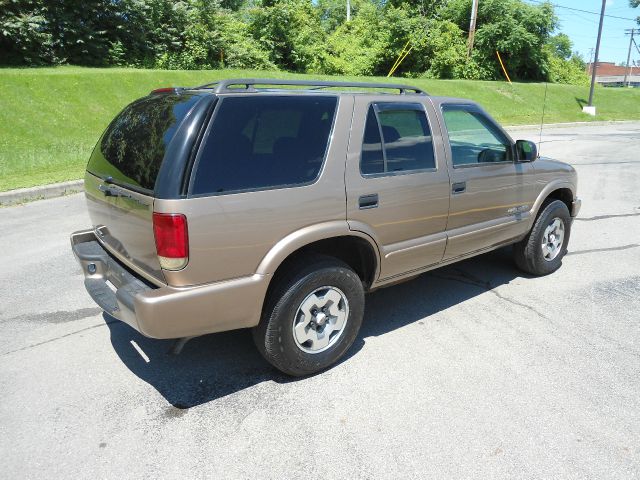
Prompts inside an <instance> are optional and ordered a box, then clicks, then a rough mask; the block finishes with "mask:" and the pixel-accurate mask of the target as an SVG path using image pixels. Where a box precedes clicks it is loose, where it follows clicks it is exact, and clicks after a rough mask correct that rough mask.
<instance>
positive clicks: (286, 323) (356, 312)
mask: <svg viewBox="0 0 640 480" xmlns="http://www.w3.org/2000/svg"><path fill="white" fill-rule="evenodd" d="M276 281H277V282H278V283H277V284H275V285H274V286H273V288H272V289H271V291H270V293H269V295H268V297H267V299H266V303H265V308H264V311H263V314H262V319H261V321H260V324H259V325H258V326H257V327H255V328H254V329H253V339H254V341H255V343H256V346H257V347H258V350H259V351H260V353H261V354H262V356H263V357H264V358H265V359H266V360H267V361H268V362H269V363H271V364H272V365H273V366H274V367H276V368H277V369H278V370H280V371H282V372H284V373H286V374H287V375H292V376H302V375H310V374H313V373H316V372H319V371H321V370H324V369H326V368H327V367H329V366H331V365H332V364H334V363H335V362H336V361H338V360H339V359H340V358H341V357H342V356H343V355H344V354H345V353H346V351H347V350H348V349H349V347H351V345H352V344H353V342H354V340H355V339H356V336H357V335H358V331H359V330H360V325H361V324H362V317H363V314H364V288H363V286H362V281H361V280H360V278H359V277H358V275H357V274H356V273H355V272H354V271H353V269H351V267H349V266H348V265H347V264H345V263H343V262H341V261H340V260H337V259H334V258H332V257H324V256H313V257H311V258H309V257H305V258H304V259H302V260H301V261H298V262H296V264H295V265H292V266H291V267H289V268H288V269H287V271H286V272H285V273H284V274H283V275H282V276H280V278H279V279H276Z"/></svg>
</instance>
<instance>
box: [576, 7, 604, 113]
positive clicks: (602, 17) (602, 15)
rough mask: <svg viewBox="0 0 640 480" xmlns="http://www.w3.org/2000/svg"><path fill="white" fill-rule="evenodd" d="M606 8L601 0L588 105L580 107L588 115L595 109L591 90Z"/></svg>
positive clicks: (594, 80)
mask: <svg viewBox="0 0 640 480" xmlns="http://www.w3.org/2000/svg"><path fill="white" fill-rule="evenodd" d="M606 7H607V0H602V10H601V11H600V24H599V25H598V39H597V40H596V58H594V60H593V66H592V68H591V88H589V105H588V106H586V107H582V111H583V112H585V113H588V114H589V115H595V114H596V108H595V107H594V106H593V88H594V87H595V85H596V73H597V72H598V56H599V55H600V40H601V39H602V23H603V21H604V10H605V8H606Z"/></svg>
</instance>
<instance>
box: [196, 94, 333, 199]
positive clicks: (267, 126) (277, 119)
mask: <svg viewBox="0 0 640 480" xmlns="http://www.w3.org/2000/svg"><path fill="white" fill-rule="evenodd" d="M336 104H337V98H336V97H321V96H312V97H310V96H305V97H302V96H288V97H287V96H272V95H264V96H251V97H229V98H225V99H224V100H223V101H222V102H221V104H220V105H219V107H218V111H217V112H216V114H215V117H214V120H213V122H214V123H213V125H212V128H211V132H210V133H209V136H208V138H207V139H206V141H205V143H204V145H203V148H202V152H201V155H200V158H199V160H198V165H197V166H196V172H195V178H194V181H193V186H192V193H193V194H204V193H223V192H234V191H242V190H255V189H264V188H274V187H283V186H290V185H300V184H306V183H309V182H312V181H313V180H315V179H316V178H317V176H318V174H319V172H320V168H321V167H322V162H323V160H324V156H325V152H326V150H327V143H328V140H329V133H330V131H331V125H332V124H333V117H334V114H335V110H336Z"/></svg>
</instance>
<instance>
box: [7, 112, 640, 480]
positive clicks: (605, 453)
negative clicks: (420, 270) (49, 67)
mask: <svg viewBox="0 0 640 480" xmlns="http://www.w3.org/2000/svg"><path fill="white" fill-rule="evenodd" d="M514 136H515V137H517V138H527V137H528V138H532V137H533V138H537V134H536V133H534V132H516V133H514ZM543 140H544V143H543V144H542V153H543V154H545V155H550V156H556V157H557V158H559V159H562V160H565V161H567V162H570V163H572V164H573V165H575V166H576V168H577V169H578V171H579V174H580V195H581V196H582V198H583V201H584V204H583V209H582V212H581V214H580V218H579V219H578V220H577V221H576V222H575V223H574V230H573V232H572V238H571V244H570V254H569V255H568V256H567V257H566V259H565V261H564V265H563V267H562V268H561V269H560V270H559V271H558V272H557V273H555V274H553V275H551V276H549V277H546V278H525V277H523V276H522V275H521V274H520V273H518V271H516V270H515V269H514V268H513V266H512V264H511V262H510V259H509V257H508V254H507V253H506V252H504V251H499V252H495V253H491V254H487V255H484V256H481V257H479V258H476V259H472V260H469V261H466V262H464V263H461V264H458V265H454V266H450V267H447V268H443V269H440V270H436V271H434V272H432V273H429V274H426V275H423V276H421V277H420V278H418V279H416V280H415V281H412V282H409V283H405V284H403V285H399V286H397V287H393V288H389V289H386V290H381V291H378V292H376V293H373V294H371V295H370V296H369V297H368V304H367V311H366V319H365V325H364V327H363V331H362V334H361V336H360V337H359V339H358V340H357V342H356V345H355V347H354V348H353V350H352V352H351V355H350V356H349V357H348V358H347V359H346V360H345V361H344V362H342V363H341V364H340V365H338V366H336V367H335V368H333V369H332V370H330V371H328V372H326V373H323V374H321V375H317V376H315V377H312V378H308V379H303V380H297V381H291V380H290V379H288V378H286V377H283V376H281V375H279V374H278V373H276V372H274V370H273V369H271V368H269V367H268V366H267V365H266V364H265V363H264V362H263V361H262V360H261V358H260V357H259V356H258V354H257V353H256V352H255V350H254V348H253V345H252V343H251V339H250V336H249V334H248V333H247V332H245V331H237V332H231V333H224V334H218V335H210V336H207V337H202V338H199V339H196V340H193V341H192V342H191V343H190V344H189V345H187V347H186V349H185V351H184V353H183V354H182V355H180V356H178V357H174V356H170V355H168V354H167V351H168V350H169V348H170V346H171V344H170V342H163V341H154V340H148V339H145V338H143V337H141V336H140V335H138V334H137V333H135V332H134V331H133V330H131V329H130V328H129V327H127V326H126V325H124V324H122V323H120V322H117V321H114V320H111V319H109V318H106V317H103V315H102V314H101V312H100V311H99V310H98V309H97V308H96V307H95V305H94V304H93V303H92V301H91V300H90V298H89V297H88V295H87V294H86V293H85V292H84V290H83V286H82V277H81V274H80V271H79V269H78V267H76V265H75V263H74V261H73V258H72V256H71V253H70V251H69V246H68V240H67V235H68V233H69V232H71V231H72V230H75V229H79V228H83V227H85V226H86V225H88V224H89V221H88V218H87V215H86V213H85V209H84V205H83V198H82V196H81V195H75V196H69V197H64V198H59V199H54V200H48V201H41V202H35V203H30V204H27V205H24V206H19V207H12V208H4V209H0V225H1V230H2V235H1V236H0V252H1V253H0V255H1V258H2V263H1V266H0V285H1V287H2V288H1V289H0V392H1V393H0V395H1V398H2V400H1V401H0V431H1V432H2V433H1V434H0V458H2V467H0V468H1V470H0V472H1V473H0V476H2V477H3V478H11V479H17V478H65V479H67V478H74V479H75V478H91V479H93V478H216V479H223V478H274V479H276V478H277V479H282V478H326V479H331V478H336V479H345V478H348V479H356V478H393V479H398V478H408V479H415V478H437V479H452V478H481V479H488V478H490V479H498V478H562V479H567V478H576V479H578V478H579V479H585V478H594V479H616V480H619V479H626V478H629V479H631V478H635V479H637V478H639V477H640V159H639V152H640V123H634V124H619V125H612V126H606V127H593V126H591V127H572V128H561V129H548V130H546V132H545V135H544V139H543ZM176 321H180V319H176ZM134 343H135V344H136V345H137V346H138V347H139V348H140V349H141V351H143V352H144V354H145V355H146V356H147V357H148V358H149V362H146V361H145V359H144V358H143V357H142V356H141V354H140V353H138V351H137V349H136V348H135V347H134Z"/></svg>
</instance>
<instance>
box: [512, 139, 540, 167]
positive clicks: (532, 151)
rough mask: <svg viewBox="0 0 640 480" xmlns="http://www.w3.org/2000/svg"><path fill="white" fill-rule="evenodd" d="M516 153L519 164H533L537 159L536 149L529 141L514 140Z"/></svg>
mask: <svg viewBox="0 0 640 480" xmlns="http://www.w3.org/2000/svg"><path fill="white" fill-rule="evenodd" d="M516 152H517V155H518V161H519V162H533V161H534V160H535V159H536V158H538V148H537V147H536V144H535V143H533V142H530V141H529V140H516Z"/></svg>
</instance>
